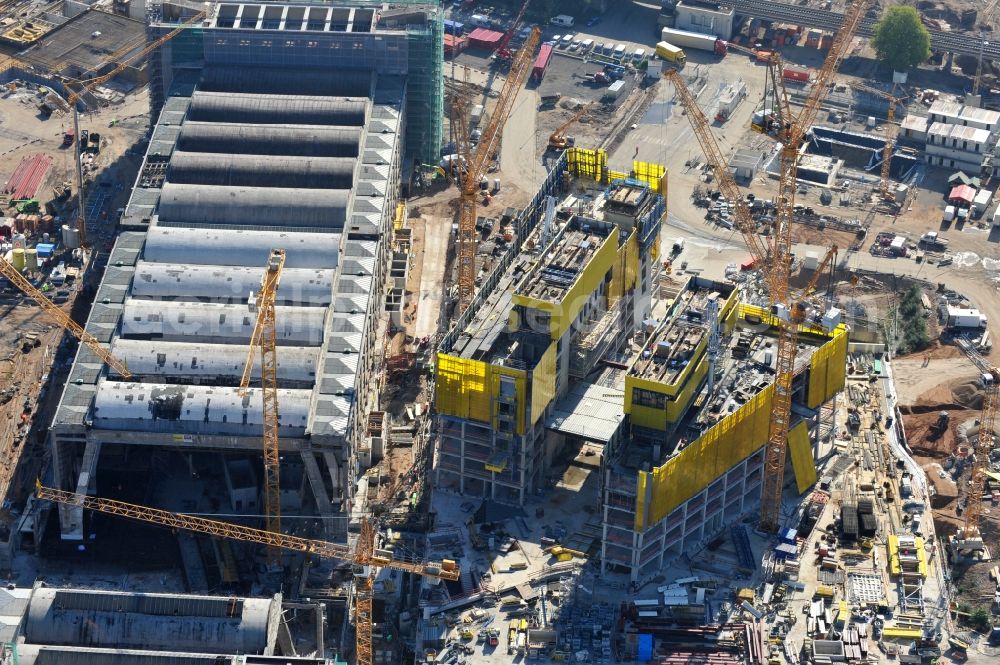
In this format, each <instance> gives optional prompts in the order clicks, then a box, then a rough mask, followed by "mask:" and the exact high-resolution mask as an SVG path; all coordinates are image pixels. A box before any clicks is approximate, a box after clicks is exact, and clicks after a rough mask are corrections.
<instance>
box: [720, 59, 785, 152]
mask: <svg viewBox="0 0 1000 665" xmlns="http://www.w3.org/2000/svg"><path fill="white" fill-rule="evenodd" d="M729 48H730V49H731V50H733V51H737V52H739V53H745V54H746V55H749V56H750V57H752V58H753V59H754V60H756V61H757V62H759V63H762V64H764V65H765V66H766V68H767V69H766V71H765V72H764V97H763V101H762V102H761V104H760V106H759V107H758V108H757V110H756V111H754V114H753V116H752V117H751V119H750V129H752V130H753V131H755V132H757V133H759V134H767V135H769V136H774V137H776V136H777V135H778V134H780V133H781V132H783V131H784V129H785V128H786V126H787V125H788V123H789V122H790V119H791V117H792V114H791V111H790V110H789V106H788V92H787V91H786V90H785V86H784V83H783V82H782V79H783V76H784V68H783V67H782V62H781V55H779V54H778V53H777V52H776V51H761V50H758V49H751V48H746V47H745V46H739V45H738V44H729Z"/></svg>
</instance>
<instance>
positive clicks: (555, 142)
mask: <svg viewBox="0 0 1000 665" xmlns="http://www.w3.org/2000/svg"><path fill="white" fill-rule="evenodd" d="M593 104H594V103H593V102H591V103H590V104H586V105H584V106H582V107H581V108H580V110H578V111H577V112H576V113H574V114H573V115H572V116H570V119H569V120H567V121H566V122H564V123H563V124H561V125H559V127H557V128H556V130H555V131H554V132H552V133H551V134H550V135H549V150H565V149H566V148H572V147H573V143H574V139H573V137H572V136H566V130H567V129H569V127H570V126H572V125H573V123H575V122H576V121H577V120H579V119H580V118H582V117H583V116H584V114H585V113H586V112H587V111H589V110H590V107H591V106H593Z"/></svg>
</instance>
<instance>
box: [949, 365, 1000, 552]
mask: <svg viewBox="0 0 1000 665" xmlns="http://www.w3.org/2000/svg"><path fill="white" fill-rule="evenodd" d="M986 377H989V382H988V383H987V384H986V386H985V388H986V391H985V394H984V395H983V412H982V415H981V416H980V417H979V436H978V437H977V439H976V447H975V451H976V461H975V463H974V464H973V466H972V478H971V482H970V483H969V494H968V496H967V497H966V500H965V524H964V525H963V526H962V532H961V534H960V536H959V538H957V540H959V541H960V545H961V544H962V543H965V544H966V545H972V548H973V549H982V535H981V534H980V532H979V519H980V517H982V514H983V492H984V490H985V489H986V472H987V471H988V470H989V468H990V451H992V450H993V438H994V437H995V436H996V434H997V429H996V427H997V411H998V410H1000V369H997V368H996V367H991V368H990V370H989V371H988V372H984V373H983V378H984V379H985V378H986Z"/></svg>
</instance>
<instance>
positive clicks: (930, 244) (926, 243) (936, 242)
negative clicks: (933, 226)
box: [920, 231, 948, 251]
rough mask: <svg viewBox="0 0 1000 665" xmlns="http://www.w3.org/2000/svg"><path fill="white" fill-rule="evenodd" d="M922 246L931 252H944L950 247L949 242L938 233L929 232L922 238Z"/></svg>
mask: <svg viewBox="0 0 1000 665" xmlns="http://www.w3.org/2000/svg"><path fill="white" fill-rule="evenodd" d="M920 246H921V247H923V248H924V249H929V250H931V251H936V250H943V249H945V248H946V247H947V246H948V240H947V239H945V238H942V237H941V236H940V235H939V234H938V232H937V231H928V232H927V233H925V234H923V235H922V236H920Z"/></svg>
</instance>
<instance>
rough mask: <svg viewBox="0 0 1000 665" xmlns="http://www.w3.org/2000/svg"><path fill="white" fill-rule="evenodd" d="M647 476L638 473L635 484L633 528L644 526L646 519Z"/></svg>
mask: <svg viewBox="0 0 1000 665" xmlns="http://www.w3.org/2000/svg"><path fill="white" fill-rule="evenodd" d="M646 475H647V474H643V473H640V474H639V477H638V478H637V479H636V483H635V526H636V529H638V528H639V525H640V524H645V523H646V522H645V519H646V482H647V478H646Z"/></svg>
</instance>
